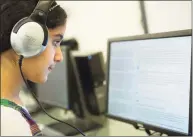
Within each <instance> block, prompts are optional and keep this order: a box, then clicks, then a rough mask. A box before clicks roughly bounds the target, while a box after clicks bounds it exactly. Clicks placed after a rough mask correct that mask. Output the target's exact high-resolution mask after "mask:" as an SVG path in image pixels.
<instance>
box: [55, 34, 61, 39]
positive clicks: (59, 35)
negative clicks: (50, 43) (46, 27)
mask: <svg viewBox="0 0 193 137" xmlns="http://www.w3.org/2000/svg"><path fill="white" fill-rule="evenodd" d="M54 36H55V37H60V39H63V35H62V34H56V35H54Z"/></svg>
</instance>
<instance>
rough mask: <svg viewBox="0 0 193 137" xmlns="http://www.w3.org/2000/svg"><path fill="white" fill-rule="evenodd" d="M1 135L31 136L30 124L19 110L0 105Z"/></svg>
mask: <svg viewBox="0 0 193 137" xmlns="http://www.w3.org/2000/svg"><path fill="white" fill-rule="evenodd" d="M1 135H2V136H32V134H31V130H30V126H29V124H28V123H27V121H26V120H25V118H23V116H22V115H21V113H20V112H18V111H16V110H14V109H12V108H8V107H4V106H1Z"/></svg>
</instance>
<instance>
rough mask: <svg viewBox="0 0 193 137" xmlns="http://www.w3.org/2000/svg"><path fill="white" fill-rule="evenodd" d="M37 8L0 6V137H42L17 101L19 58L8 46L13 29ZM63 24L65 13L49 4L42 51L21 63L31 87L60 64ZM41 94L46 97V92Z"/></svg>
mask: <svg viewBox="0 0 193 137" xmlns="http://www.w3.org/2000/svg"><path fill="white" fill-rule="evenodd" d="M37 4H38V0H2V2H1V9H0V10H1V11H0V15H1V17H0V18H1V30H0V31H1V39H0V42H1V44H0V49H1V50H0V54H1V62H0V63H1V85H0V86H1V136H39V135H42V133H41V131H40V129H39V127H38V125H37V124H36V122H35V121H34V120H33V119H32V118H31V116H30V114H29V112H28V111H27V110H26V108H25V106H23V104H22V101H21V99H20V97H19V93H20V88H21V87H22V86H23V85H24V81H23V78H22V75H21V73H20V69H19V65H18V60H19V55H18V54H16V52H15V51H14V50H13V48H12V46H11V42H10V34H11V31H12V29H13V27H14V25H15V24H16V23H17V22H18V21H19V20H21V19H22V18H24V17H27V16H29V15H30V14H31V13H32V12H33V10H34V8H35V7H36V5H37ZM66 20H67V14H66V12H65V10H63V9H62V8H61V7H60V6H59V5H57V3H56V2H53V3H52V5H51V7H50V10H49V13H48V16H47V21H46V26H47V28H48V32H49V38H48V42H47V46H46V49H45V50H44V51H43V52H42V53H41V54H38V55H37V56H33V57H30V58H24V59H23V62H22V72H23V74H24V77H25V78H26V79H27V80H30V81H32V82H35V83H44V82H46V80H47V77H48V74H49V73H50V72H51V70H52V69H53V68H54V66H55V65H56V64H57V63H59V62H61V61H62V60H63V56H62V52H61V49H60V42H61V41H62V39H63V35H64V32H65V30H66ZM37 35H38V34H37ZM43 92H45V94H46V91H43ZM53 92H54V91H53Z"/></svg>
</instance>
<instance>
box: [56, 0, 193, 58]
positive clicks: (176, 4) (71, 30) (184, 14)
mask: <svg viewBox="0 0 193 137" xmlns="http://www.w3.org/2000/svg"><path fill="white" fill-rule="evenodd" d="M58 3H59V4H60V5H61V6H62V7H63V8H64V9H65V10H66V12H67V14H68V16H69V17H68V24H67V31H66V36H65V37H66V38H70V37H75V38H77V40H78V41H79V43H80V45H79V46H80V51H81V52H89V51H92V52H94V51H103V53H104V59H105V61H106V53H107V40H108V38H112V37H121V36H130V35H137V34H143V33H144V30H143V27H142V24H141V11H140V5H139V1H58ZM145 9H146V17H147V25H148V28H149V32H150V33H154V32H163V31H173V30H181V29H190V28H191V1H145Z"/></svg>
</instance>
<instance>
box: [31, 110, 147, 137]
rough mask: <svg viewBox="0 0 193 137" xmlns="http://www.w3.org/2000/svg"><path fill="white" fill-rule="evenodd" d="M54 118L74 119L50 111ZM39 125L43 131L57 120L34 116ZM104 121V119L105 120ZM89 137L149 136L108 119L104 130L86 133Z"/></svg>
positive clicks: (69, 115) (69, 114)
mask: <svg viewBox="0 0 193 137" xmlns="http://www.w3.org/2000/svg"><path fill="white" fill-rule="evenodd" d="M48 113H49V114H51V115H52V116H54V117H57V118H58V119H60V120H65V119H68V118H71V117H74V116H73V114H72V113H68V114H67V115H65V113H64V111H62V110H57V109H54V110H50V111H48ZM33 117H34V119H35V120H36V121H37V123H40V128H41V129H43V128H44V127H45V126H46V125H47V124H51V123H54V122H55V120H53V119H51V118H49V117H48V116H47V115H45V114H44V113H40V114H37V115H35V116H33ZM103 120H104V119H103ZM85 134H86V135H87V136H88V135H89V136H147V134H146V132H144V131H140V130H136V129H135V128H134V127H133V126H132V125H130V124H127V123H124V122H120V121H117V120H113V119H110V118H106V122H105V125H104V127H103V128H101V129H98V130H95V131H89V132H87V133H85Z"/></svg>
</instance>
